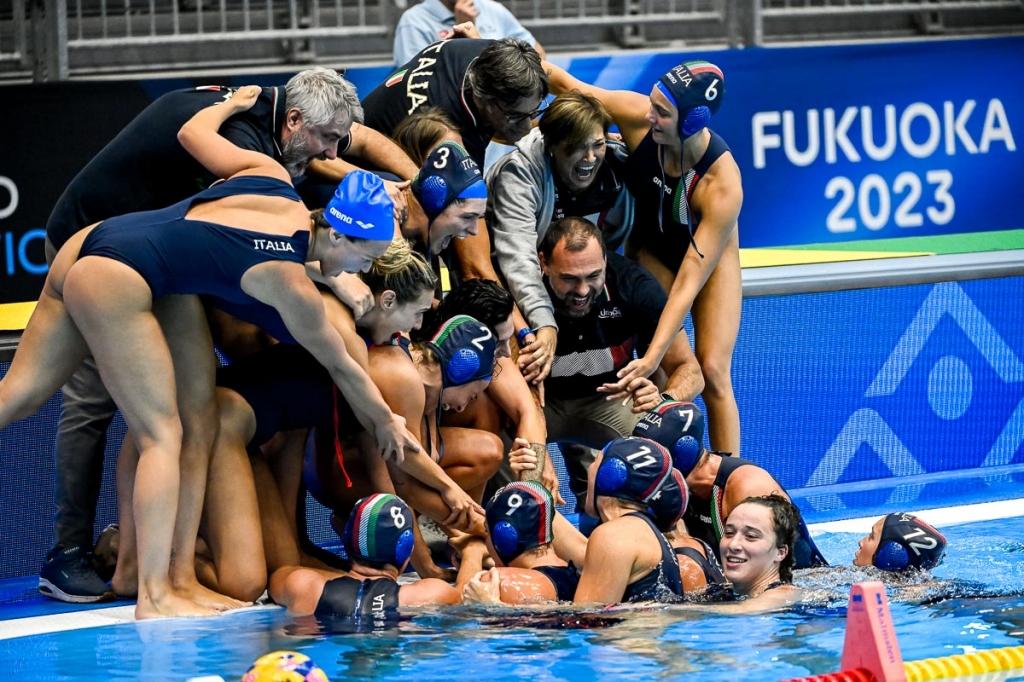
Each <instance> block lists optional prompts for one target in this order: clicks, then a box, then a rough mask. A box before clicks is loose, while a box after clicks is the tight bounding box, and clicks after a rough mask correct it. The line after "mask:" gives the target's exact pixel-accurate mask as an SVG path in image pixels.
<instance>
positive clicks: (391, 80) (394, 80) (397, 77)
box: [384, 69, 409, 88]
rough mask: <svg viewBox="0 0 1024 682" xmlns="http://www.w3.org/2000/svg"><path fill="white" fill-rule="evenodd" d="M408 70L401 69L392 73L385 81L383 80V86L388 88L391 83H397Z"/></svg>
mask: <svg viewBox="0 0 1024 682" xmlns="http://www.w3.org/2000/svg"><path fill="white" fill-rule="evenodd" d="M408 71H409V70H408V69H402V70H401V71H399V72H398V73H396V74H395V75H393V76H392V77H391V78H389V79H387V80H386V81H384V87H386V88H390V87H391V86H392V85H395V84H397V83H401V82H402V79H403V78H405V74H406V73H407V72H408Z"/></svg>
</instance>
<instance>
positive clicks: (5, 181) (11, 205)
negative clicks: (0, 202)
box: [0, 175, 18, 220]
mask: <svg viewBox="0 0 1024 682" xmlns="http://www.w3.org/2000/svg"><path fill="white" fill-rule="evenodd" d="M0 187H3V188H4V189H5V190H7V194H8V200H7V205H6V206H4V207H3V208H0V220H3V219H4V218H10V217H11V216H12V215H14V212H15V211H17V210H18V186H17V185H15V184H14V181H13V180H11V179H10V178H8V177H6V176H3V175H0Z"/></svg>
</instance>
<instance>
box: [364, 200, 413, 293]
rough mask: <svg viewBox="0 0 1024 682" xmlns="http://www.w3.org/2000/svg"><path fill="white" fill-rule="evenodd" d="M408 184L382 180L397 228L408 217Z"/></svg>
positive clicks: (402, 225) (403, 224) (403, 223)
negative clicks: (389, 198) (406, 197)
mask: <svg viewBox="0 0 1024 682" xmlns="http://www.w3.org/2000/svg"><path fill="white" fill-rule="evenodd" d="M410 184H412V181H411V180H405V181H403V182H391V181H390V180H385V181H384V189H385V190H387V193H388V196H389V197H391V203H393V204H394V205H395V220H396V221H398V228H399V230H401V228H402V227H404V226H405V221H406V220H408V219H409V206H408V204H407V202H406V200H405V190H406V189H408V187H409V185H410ZM370 303H371V307H372V304H373V297H371V298H370Z"/></svg>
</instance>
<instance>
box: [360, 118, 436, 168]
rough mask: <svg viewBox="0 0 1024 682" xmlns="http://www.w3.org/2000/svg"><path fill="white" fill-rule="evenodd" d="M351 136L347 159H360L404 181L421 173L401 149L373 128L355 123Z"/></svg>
mask: <svg viewBox="0 0 1024 682" xmlns="http://www.w3.org/2000/svg"><path fill="white" fill-rule="evenodd" d="M349 135H350V136H351V139H352V141H351V143H350V144H349V146H348V149H346V150H345V157H346V158H357V159H360V160H362V161H365V162H366V164H367V165H368V166H370V167H372V168H376V169H378V170H381V171H384V172H386V173H393V174H394V175H397V176H398V177H400V178H402V179H403V180H412V179H413V178H414V177H416V174H417V173H418V172H419V170H420V169H419V167H417V166H416V164H415V163H413V161H412V159H410V158H409V157H408V155H406V153H405V152H403V151H402V148H401V147H399V146H398V145H397V144H395V143H394V142H393V141H392V140H391V138H389V137H387V136H385V135H382V134H380V133H379V132H377V131H376V130H374V129H373V128H370V127H369V126H364V125H361V124H359V123H353V124H352V132H351V133H349Z"/></svg>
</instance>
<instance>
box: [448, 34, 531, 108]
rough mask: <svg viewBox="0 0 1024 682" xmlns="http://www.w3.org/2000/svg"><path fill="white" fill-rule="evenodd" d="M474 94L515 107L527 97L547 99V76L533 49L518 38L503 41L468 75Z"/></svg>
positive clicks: (482, 55)
mask: <svg viewBox="0 0 1024 682" xmlns="http://www.w3.org/2000/svg"><path fill="white" fill-rule="evenodd" d="M467 75H468V76H469V79H468V80H469V87H470V89H471V90H472V92H473V94H474V95H476V96H477V97H480V98H483V99H489V100H494V101H495V102H498V103H499V104H502V105H504V106H508V107H510V106H514V105H515V104H516V102H518V101H519V100H520V99H522V98H524V97H539V98H541V99H544V98H545V97H547V96H548V75H547V74H546V73H544V69H543V67H542V66H541V63H540V55H539V54H537V50H535V49H533V46H532V45H530V43H528V42H526V41H525V40H520V39H519V38H502V39H501V40H495V41H494V42H493V43H491V44H490V45H488V46H487V47H486V48H485V49H484V51H483V52H481V53H480V56H479V57H477V58H476V60H475V61H474V62H473V64H472V65H471V66H470V67H469V71H468V72H467Z"/></svg>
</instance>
